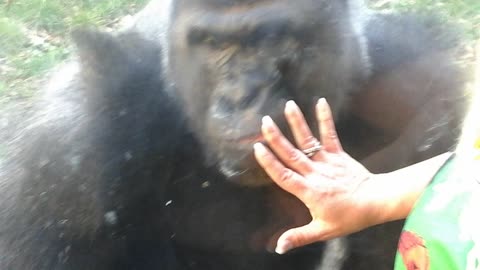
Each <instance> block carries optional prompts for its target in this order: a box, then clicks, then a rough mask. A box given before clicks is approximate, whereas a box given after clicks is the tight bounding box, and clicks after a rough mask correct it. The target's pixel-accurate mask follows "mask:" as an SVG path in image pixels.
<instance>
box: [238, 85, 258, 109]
mask: <svg viewBox="0 0 480 270" xmlns="http://www.w3.org/2000/svg"><path fill="white" fill-rule="evenodd" d="M258 91H261V89H260V88H259V87H258V88H256V89H249V90H248V91H247V94H246V95H245V96H244V97H243V98H242V100H241V101H240V104H239V105H238V106H239V108H240V109H245V108H247V107H249V106H250V105H252V103H253V102H254V101H255V98H256V97H257V96H258Z"/></svg>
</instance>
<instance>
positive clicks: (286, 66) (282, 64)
mask: <svg viewBox="0 0 480 270" xmlns="http://www.w3.org/2000/svg"><path fill="white" fill-rule="evenodd" d="M275 65H276V68H277V70H278V72H280V74H281V75H282V76H283V75H285V74H287V73H288V71H289V70H290V66H291V61H290V60H289V59H287V58H286V57H282V58H279V59H278V60H276V61H275Z"/></svg>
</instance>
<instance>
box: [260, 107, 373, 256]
mask: <svg viewBox="0 0 480 270" xmlns="http://www.w3.org/2000/svg"><path fill="white" fill-rule="evenodd" d="M316 115H317V120H318V123H319V127H320V140H321V144H320V142H319V141H318V140H317V139H316V138H315V137H314V136H313V135H312V132H311V130H310V128H309V127H308V125H307V123H306V121H305V119H304V117H303V115H302V113H301V111H300V109H299V108H298V107H297V105H296V104H295V103H294V102H293V101H289V102H287V105H286V107H285V117H286V119H287V121H288V124H289V126H290V128H291V130H292V133H293V135H294V138H295V141H296V144H297V146H298V148H299V149H314V148H315V147H316V146H319V145H321V147H320V150H318V151H317V152H315V153H313V155H312V156H311V157H310V158H309V157H307V156H306V155H305V154H304V152H302V150H299V149H297V148H296V147H294V146H293V145H292V144H291V143H290V142H289V141H288V139H286V138H285V137H284V136H283V134H282V133H281V131H280V130H279V129H278V127H277V126H276V125H275V123H274V122H273V121H272V119H271V118H270V117H268V116H266V117H264V118H263V119H262V133H263V136H264V138H265V140H266V142H267V143H268V146H269V148H270V149H271V150H269V149H268V148H267V147H265V146H264V145H263V144H261V143H256V144H255V145H254V152H255V157H256V159H257V161H258V162H259V164H260V165H261V166H262V167H263V168H264V169H265V171H266V172H267V174H268V175H269V176H270V177H271V178H272V180H273V181H275V183H277V184H278V185H279V186H280V187H281V188H282V189H284V190H286V191H287V192H290V193H292V194H293V195H295V196H296V197H297V198H298V199H300V200H301V201H302V202H303V203H304V204H305V205H306V207H307V208H308V209H309V211H310V214H311V216H312V221H311V222H310V223H309V224H307V225H305V226H302V227H298V228H293V229H290V230H288V231H286V232H285V233H283V234H282V235H281V236H280V238H279V239H278V241H277V247H276V250H275V251H276V252H277V253H279V254H283V253H285V252H286V251H288V250H290V249H293V248H296V247H300V246H303V245H306V244H310V243H313V242H317V241H324V240H328V239H332V238H335V237H339V236H343V235H346V234H350V233H353V232H356V231H359V230H362V229H364V228H366V227H369V226H371V225H374V224H376V223H377V222H376V221H375V218H372V216H371V213H372V205H371V204H370V202H369V200H368V196H365V194H367V193H366V192H361V189H362V187H363V186H364V183H366V182H367V181H368V180H370V179H371V178H372V177H374V175H373V174H371V173H370V172H369V171H368V170H367V169H365V167H363V166H362V165H361V164H360V163H359V162H357V161H356V160H355V159H353V158H351V157H350V156H349V155H348V154H347V153H345V152H344V151H343V149H342V146H341V144H340V141H339V139H338V136H337V133H336V131H335V125H334V122H333V117H332V114H331V111H330V108H329V106H328V104H327V102H326V101H325V99H320V100H319V102H318V104H317V106H316ZM312 147H313V148H312ZM272 151H273V153H272ZM304 151H305V150H304ZM373 212H374V211H373Z"/></svg>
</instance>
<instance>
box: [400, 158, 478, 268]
mask: <svg viewBox="0 0 480 270" xmlns="http://www.w3.org/2000/svg"><path fill="white" fill-rule="evenodd" d="M454 164H455V159H454V158H452V159H450V160H449V161H447V162H446V163H445V165H444V166H443V167H442V168H441V169H440V170H439V172H438V173H437V174H436V175H435V177H434V178H433V181H432V183H431V184H430V185H429V186H428V187H427V189H426V190H425V192H424V193H423V194H422V196H421V197H420V199H419V201H418V202H417V203H416V205H415V207H414V209H413V211H412V212H411V214H410V215H409V216H408V218H407V220H406V223H405V226H404V228H403V232H402V235H401V237H400V240H399V245H398V252H397V256H396V259H395V270H403V269H406V270H414V269H420V270H423V269H432V270H437V269H439V270H443V269H445V270H456V269H462V270H479V269H480V259H479V258H480V245H479V244H480V239H479V236H480V222H479V220H480V218H479V217H480V200H479V198H478V197H479V196H480V193H479V192H478V190H479V189H480V184H479V183H478V182H476V181H475V180H474V179H473V177H471V176H470V177H467V178H470V179H463V178H461V177H457V175H464V174H462V173H460V174H455V173H454ZM464 178H465V177H464ZM475 194H476V196H474V195H475ZM475 197H476V198H475Z"/></svg>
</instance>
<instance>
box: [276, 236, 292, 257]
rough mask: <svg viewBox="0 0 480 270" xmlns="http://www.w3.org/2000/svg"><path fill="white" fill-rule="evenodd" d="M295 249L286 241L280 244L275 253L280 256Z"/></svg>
mask: <svg viewBox="0 0 480 270" xmlns="http://www.w3.org/2000/svg"><path fill="white" fill-rule="evenodd" d="M292 248H293V245H292V243H291V242H290V241H288V240H285V241H282V243H278V244H277V247H276V248H275V252H276V253H278V254H280V255H281V254H285V253H286V252H287V251H289V250H290V249H292Z"/></svg>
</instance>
